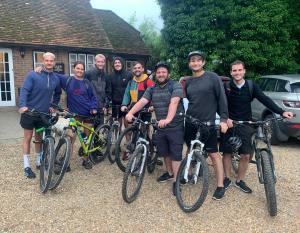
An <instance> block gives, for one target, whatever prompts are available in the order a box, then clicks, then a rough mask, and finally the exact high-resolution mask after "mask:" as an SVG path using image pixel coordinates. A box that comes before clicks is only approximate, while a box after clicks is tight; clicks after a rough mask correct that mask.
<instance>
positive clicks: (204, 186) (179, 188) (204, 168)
mask: <svg viewBox="0 0 300 233" xmlns="http://www.w3.org/2000/svg"><path fill="white" fill-rule="evenodd" d="M196 158H197V159H198V160H199V162H200V164H201V166H200V168H199V175H198V177H197V183H198V184H200V188H201V189H200V190H201V191H200V192H199V194H198V193H197V195H196V198H195V201H194V202H193V203H192V204H188V203H187V201H185V198H184V193H183V189H189V188H190V187H196V186H195V184H193V182H191V180H189V182H188V183H186V184H184V185H182V184H181V179H182V177H183V176H184V171H185V167H186V164H187V157H185V158H184V159H183V161H182V162H181V164H180V166H179V170H178V174H177V177H176V183H175V194H176V200H177V203H178V205H179V207H180V208H181V209H182V210H183V211H184V212H186V213H191V212H194V211H196V210H197V209H199V208H200V207H201V206H202V204H203V202H204V201H205V199H206V197H207V193H208V185H209V184H208V165H207V162H206V159H205V158H204V156H203V155H201V154H200V152H198V151H195V152H194V153H193V155H192V161H193V160H194V161H196ZM191 164H192V162H191ZM200 179H201V182H199V181H200ZM188 194H190V193H188Z"/></svg>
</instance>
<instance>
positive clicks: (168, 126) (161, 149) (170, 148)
mask: <svg viewBox="0 0 300 233" xmlns="http://www.w3.org/2000/svg"><path fill="white" fill-rule="evenodd" d="M169 73H170V68H169V65H168V64H167V63H165V62H159V63H157V64H156V66H155V79H156V82H157V83H156V84H155V86H154V87H151V88H148V89H147V90H146V92H145V93H144V95H143V97H142V98H141V99H140V100H139V101H138V102H137V103H136V104H135V105H134V106H133V108H132V109H131V110H130V111H129V112H128V114H127V115H126V119H127V120H128V121H129V122H130V121H132V119H133V116H134V114H135V113H136V112H138V111H139V110H141V109H142V108H143V107H144V106H146V105H147V104H148V103H149V102H151V103H152V105H153V106H154V111H155V114H156V118H157V120H158V127H159V129H158V130H157V133H156V135H155V143H156V147H157V151H158V154H159V155H160V156H163V157H164V161H165V165H166V169H167V172H165V173H164V174H163V175H162V176H160V177H159V178H158V179H157V180H158V182H165V181H168V180H173V186H172V191H173V194H174V195H175V181H176V177H177V172H178V168H179V165H180V162H181V160H182V148H183V118H182V117H181V116H180V115H179V113H180V112H183V111H184V109H183V105H182V104H181V99H182V97H183V93H182V87H181V86H180V84H179V83H178V82H175V81H173V80H170V77H169Z"/></svg>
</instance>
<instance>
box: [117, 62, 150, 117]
mask: <svg viewBox="0 0 300 233" xmlns="http://www.w3.org/2000/svg"><path fill="white" fill-rule="evenodd" d="M132 72H133V75H134V76H133V78H132V80H131V81H129V82H128V84H127V87H126V90H125V92H124V97H123V101H122V107H121V111H122V112H125V111H127V109H128V107H132V106H133V105H134V104H135V103H136V102H138V101H139V100H140V99H141V98H142V96H143V95H144V93H145V91H146V89H147V88H148V87H152V86H154V82H153V81H152V80H151V79H149V78H148V76H147V75H146V74H144V66H143V65H142V63H140V62H136V63H135V64H134V66H133V71H132ZM142 120H143V121H150V120H151V113H150V112H149V113H145V114H143V115H142Z"/></svg>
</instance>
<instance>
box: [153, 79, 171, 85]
mask: <svg viewBox="0 0 300 233" xmlns="http://www.w3.org/2000/svg"><path fill="white" fill-rule="evenodd" d="M168 81H169V78H166V79H165V80H164V81H159V80H158V79H157V80H156V82H157V83H158V84H159V85H164V84H166V83H167V82H168Z"/></svg>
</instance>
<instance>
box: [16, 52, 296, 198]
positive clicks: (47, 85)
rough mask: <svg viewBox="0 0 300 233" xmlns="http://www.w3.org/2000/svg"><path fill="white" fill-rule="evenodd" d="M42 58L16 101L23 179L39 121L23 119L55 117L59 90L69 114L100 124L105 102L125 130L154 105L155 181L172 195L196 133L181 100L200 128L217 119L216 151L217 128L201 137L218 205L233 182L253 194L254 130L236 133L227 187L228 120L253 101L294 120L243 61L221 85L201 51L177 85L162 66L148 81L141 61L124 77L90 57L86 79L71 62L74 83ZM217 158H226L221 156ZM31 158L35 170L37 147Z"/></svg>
mask: <svg viewBox="0 0 300 233" xmlns="http://www.w3.org/2000/svg"><path fill="white" fill-rule="evenodd" d="M43 58H44V62H43V63H44V66H43V68H42V69H41V70H40V71H39V72H37V71H32V72H30V73H29V74H28V75H27V77H26V79H25V81H24V84H23V86H22V89H21V94H20V110H19V111H20V113H21V121H20V124H21V126H22V127H23V128H24V142H23V157H24V170H25V176H26V177H28V178H34V177H35V174H34V172H33V171H32V169H31V168H30V164H29V153H30V141H31V138H32V135H33V130H34V128H38V127H41V125H42V124H43V122H42V121H41V119H39V117H32V116H28V115H27V114H26V112H27V111H28V110H31V109H33V108H35V109H36V110H38V111H41V112H45V113H46V112H48V111H53V109H52V108H51V107H50V103H51V102H53V103H56V104H57V103H58V102H59V99H60V94H61V93H62V91H61V89H63V90H64V91H65V92H66V95H67V107H68V108H69V110H70V111H71V112H74V113H78V114H80V115H85V116H87V115H90V114H99V116H100V118H101V119H102V123H103V118H104V115H103V114H104V113H105V112H106V111H107V108H108V106H109V103H110V102H112V106H113V108H112V114H113V117H118V118H119V120H120V122H121V123H122V122H123V123H124V126H125V127H127V125H128V123H130V122H132V120H133V117H134V115H135V114H136V113H138V112H139V111H140V110H141V109H143V108H144V107H150V106H151V108H153V109H154V113H155V117H156V120H157V121H158V127H159V129H158V130H157V134H156V140H155V141H156V147H157V151H158V154H159V155H160V156H162V157H163V158H164V164H165V168H166V171H165V173H164V174H162V175H161V176H160V177H158V179H157V181H158V182H166V181H169V180H170V181H173V185H172V191H173V194H174V193H175V191H174V190H175V181H176V177H177V172H178V168H179V165H180V162H181V160H182V156H183V155H182V151H183V144H184V142H186V144H187V146H188V148H189V147H190V144H191V140H193V139H195V136H196V131H197V129H196V128H195V126H194V125H193V124H191V123H189V122H188V121H186V122H185V123H184V118H183V117H182V116H181V114H180V113H183V112H184V111H185V110H184V105H183V101H182V100H183V98H186V99H187V100H188V102H189V103H188V107H187V109H186V113H187V114H188V115H190V116H192V117H194V118H197V119H198V120H200V121H201V122H210V123H211V124H215V120H216V113H218V114H219V116H220V131H221V140H220V145H218V136H217V132H216V130H215V129H214V128H211V129H210V130H209V132H206V133H205V134H203V138H202V141H203V142H204V143H205V150H206V151H207V152H208V155H209V157H210V158H211V160H212V163H213V167H214V170H215V174H216V180H217V188H216V190H215V192H214V194H213V199H215V200H220V199H221V198H223V197H224V194H225V190H226V189H228V187H229V186H230V185H231V184H232V183H234V185H235V186H236V187H238V188H239V189H241V190H242V191H244V192H245V193H251V192H252V190H251V189H250V188H249V187H248V186H247V185H246V183H245V175H246V171H247V167H248V163H249V159H250V155H251V153H252V151H253V148H252V145H251V134H252V129H251V128H247V127H244V128H243V130H241V131H240V130H239V132H238V134H239V137H240V138H241V139H242V146H241V147H240V148H239V153H240V155H241V159H240V161H239V167H238V175H237V179H236V181H235V182H232V181H231V180H230V171H231V153H232V150H231V148H230V147H229V146H228V143H227V141H228V138H229V137H230V136H231V135H232V134H233V130H232V128H233V124H232V121H233V120H245V121H247V120H251V102H252V100H253V99H254V98H257V99H258V100H259V101H260V102H262V103H263V104H264V105H266V106H267V107H268V108H269V109H270V110H272V111H273V112H275V113H277V114H280V115H282V116H284V117H286V118H289V119H290V118H292V117H293V113H291V112H284V111H283V110H282V109H281V108H280V107H278V106H277V105H276V104H275V103H274V102H273V101H272V100H271V99H270V98H269V97H267V96H266V95H264V93H263V92H262V91H261V90H260V88H259V87H258V86H257V85H256V84H255V83H252V82H251V81H250V80H249V81H248V80H245V73H246V69H245V64H244V63H243V62H242V61H235V62H233V63H232V64H231V67H230V73H231V76H232V80H231V81H230V82H229V84H226V85H225V84H223V83H222V81H221V79H220V78H219V76H218V75H217V74H215V73H213V72H208V71H205V70H204V65H205V62H206V58H205V54H204V53H203V52H201V51H193V52H191V53H189V54H188V66H189V68H190V70H191V71H192V76H187V77H183V78H181V80H180V82H177V81H173V80H172V79H170V66H169V64H167V63H166V62H159V63H157V65H156V66H155V69H154V80H151V79H150V78H149V77H148V76H147V75H146V74H145V73H144V66H143V64H142V63H140V62H136V63H135V64H134V66H133V70H132V73H131V72H128V71H126V70H125V67H124V61H123V59H122V58H121V57H115V58H114V59H113V72H112V74H111V75H107V74H105V72H104V67H105V64H106V59H105V56H104V55H102V54H98V55H96V56H95V67H94V68H92V69H91V70H88V71H87V72H84V70H85V67H84V64H83V63H82V62H76V63H75V64H74V76H73V77H66V76H64V75H59V74H56V73H53V67H54V63H55V55H54V54H52V53H45V54H44V56H43ZM250 86H251V88H250ZM151 116H152V113H145V114H143V115H142V120H144V121H149V120H150V118H151ZM82 120H83V121H84V119H82ZM86 123H91V122H86ZM35 139H36V140H40V139H41V135H40V134H39V133H35ZM219 151H220V152H222V153H223V156H222V157H221V155H220V154H219ZM35 152H36V166H37V167H38V166H39V165H40V154H41V148H40V145H39V144H35ZM83 166H84V167H85V168H87V169H90V168H91V167H92V165H91V163H90V162H89V161H88V160H84V161H83Z"/></svg>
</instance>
